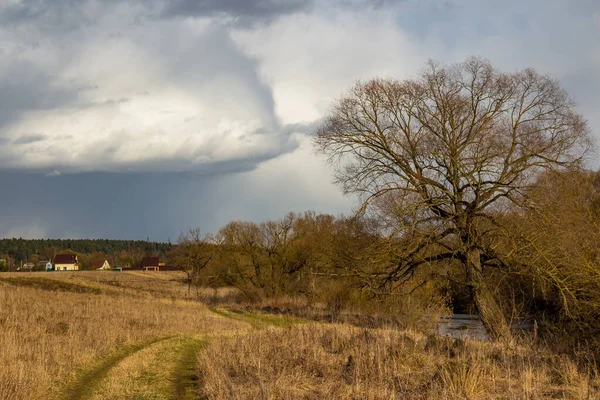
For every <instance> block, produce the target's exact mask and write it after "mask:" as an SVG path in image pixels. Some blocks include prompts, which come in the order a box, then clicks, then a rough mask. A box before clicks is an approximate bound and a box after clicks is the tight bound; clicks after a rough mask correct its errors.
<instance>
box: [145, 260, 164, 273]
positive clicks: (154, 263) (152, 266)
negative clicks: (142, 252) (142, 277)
mask: <svg viewBox="0 0 600 400" xmlns="http://www.w3.org/2000/svg"><path fill="white" fill-rule="evenodd" d="M160 264H161V263H160V260H159V258H158V257H144V258H142V270H144V271H159V270H160ZM163 265H164V264H163Z"/></svg>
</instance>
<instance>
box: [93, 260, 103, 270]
mask: <svg viewBox="0 0 600 400" xmlns="http://www.w3.org/2000/svg"><path fill="white" fill-rule="evenodd" d="M105 262H106V260H96V261H94V262H92V268H102V267H103V266H104V263H105Z"/></svg>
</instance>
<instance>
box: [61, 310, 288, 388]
mask: <svg viewBox="0 0 600 400" xmlns="http://www.w3.org/2000/svg"><path fill="white" fill-rule="evenodd" d="M211 311H212V312H213V313H215V314H217V315H219V316H221V317H222V318H228V319H232V320H235V321H237V322H238V323H239V330H237V331H233V332H232V331H229V332H222V333H216V332H215V333H207V332H203V333H199V334H196V335H176V336H167V337H159V338H153V339H150V340H146V341H144V342H141V343H138V344H135V345H131V346H126V347H123V348H121V349H120V350H118V351H117V352H115V353H114V354H112V355H110V356H108V357H106V358H105V359H103V360H100V361H98V362H97V363H96V364H95V365H94V366H92V367H90V368H88V369H86V370H83V371H81V372H80V373H78V374H77V377H76V379H75V380H74V381H73V382H71V383H70V384H68V385H67V386H66V388H65V391H64V397H63V398H64V399H65V400H87V399H91V400H117V399H131V400H191V399H195V398H197V397H198V394H197V393H198V389H199V388H198V385H199V384H200V382H199V380H198V377H197V376H196V373H195V370H196V359H197V355H198V352H199V351H202V347H204V346H205V345H206V344H207V343H208V342H209V341H210V339H211V337H216V336H223V335H228V336H235V335H241V334H244V332H248V331H250V330H252V329H261V328H264V327H267V326H285V325H289V324H293V323H297V322H299V320H296V319H288V318H283V317H276V316H269V315H258V314H250V313H234V312H230V311H226V310H223V309H215V308H213V309H211Z"/></svg>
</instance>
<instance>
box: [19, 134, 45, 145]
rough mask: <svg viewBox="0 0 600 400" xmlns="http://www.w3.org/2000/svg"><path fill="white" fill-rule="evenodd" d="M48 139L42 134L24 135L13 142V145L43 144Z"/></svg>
mask: <svg viewBox="0 0 600 400" xmlns="http://www.w3.org/2000/svg"><path fill="white" fill-rule="evenodd" d="M45 138H46V136H44V135H42V134H33V135H23V136H19V137H18V138H16V139H15V140H13V141H12V143H13V144H30V143H35V142H41V141H43V140H44V139H45Z"/></svg>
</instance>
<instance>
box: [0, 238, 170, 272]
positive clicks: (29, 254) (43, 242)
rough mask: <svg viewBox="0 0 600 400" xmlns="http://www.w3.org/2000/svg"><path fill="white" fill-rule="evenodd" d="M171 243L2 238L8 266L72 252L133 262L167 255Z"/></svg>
mask: <svg viewBox="0 0 600 400" xmlns="http://www.w3.org/2000/svg"><path fill="white" fill-rule="evenodd" d="M172 246H173V245H172V244H171V243H165V242H151V241H144V240H111V239H23V238H11V239H0V258H2V259H5V260H6V261H7V262H6V264H7V265H6V266H7V267H9V266H15V265H18V264H20V263H21V262H28V261H34V262H35V261H37V260H52V259H54V256H55V255H56V254H60V253H61V252H65V251H69V252H73V253H77V254H80V255H83V258H84V261H87V260H85V258H86V255H95V256H96V258H98V257H106V256H107V255H114V257H112V258H113V260H114V262H119V261H123V262H125V263H131V262H133V261H134V259H136V260H137V258H139V257H141V255H143V254H146V253H148V254H155V255H164V254H166V252H167V251H168V250H169V249H170V248H171V247H172Z"/></svg>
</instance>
